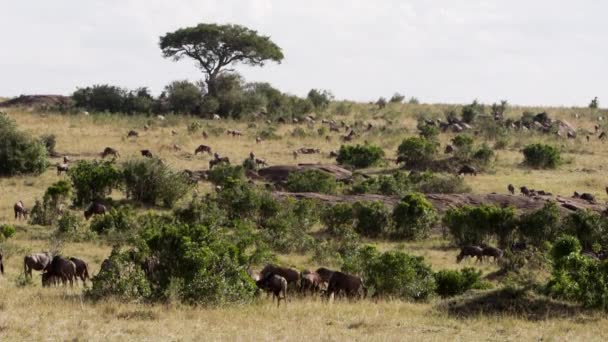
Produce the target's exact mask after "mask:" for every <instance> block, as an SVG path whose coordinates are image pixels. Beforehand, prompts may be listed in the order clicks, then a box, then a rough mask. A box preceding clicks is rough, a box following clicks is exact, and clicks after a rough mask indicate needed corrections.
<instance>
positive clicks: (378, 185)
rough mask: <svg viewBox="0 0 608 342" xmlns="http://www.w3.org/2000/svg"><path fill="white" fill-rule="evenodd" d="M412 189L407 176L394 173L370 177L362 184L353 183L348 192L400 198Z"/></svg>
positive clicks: (402, 173) (403, 173)
mask: <svg viewBox="0 0 608 342" xmlns="http://www.w3.org/2000/svg"><path fill="white" fill-rule="evenodd" d="M411 187H412V182H411V181H410V179H409V177H408V175H407V174H406V173H405V172H401V171H398V172H395V173H393V174H392V175H380V176H377V177H370V178H367V179H365V180H364V181H362V182H357V183H355V184H354V185H353V186H352V188H351V190H350V192H351V193H353V194H379V195H386V196H394V195H399V196H402V195H404V194H406V193H407V192H409V191H410V190H411Z"/></svg>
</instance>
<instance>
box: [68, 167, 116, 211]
mask: <svg viewBox="0 0 608 342" xmlns="http://www.w3.org/2000/svg"><path fill="white" fill-rule="evenodd" d="M68 174H69V176H70V179H71V180H72V185H73V187H74V191H75V193H74V205H77V206H84V205H87V204H88V203H90V202H92V201H95V200H101V199H103V198H105V197H106V196H108V195H109V194H110V193H111V192H112V190H113V189H116V188H118V187H119V186H120V185H121V181H122V175H121V173H120V171H119V170H118V169H117V168H116V165H114V163H112V162H110V161H87V160H80V161H78V162H77V163H76V165H75V166H74V167H72V168H70V171H69V172H68Z"/></svg>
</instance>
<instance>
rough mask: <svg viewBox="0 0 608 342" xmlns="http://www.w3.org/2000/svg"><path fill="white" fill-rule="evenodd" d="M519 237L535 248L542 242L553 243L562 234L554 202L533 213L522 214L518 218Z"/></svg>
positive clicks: (559, 218)
mask: <svg viewBox="0 0 608 342" xmlns="http://www.w3.org/2000/svg"><path fill="white" fill-rule="evenodd" d="M518 225H519V232H520V234H521V236H522V237H523V238H524V239H525V240H526V241H528V242H530V243H531V244H533V245H535V246H541V245H542V244H543V242H544V241H554V240H555V239H556V238H557V237H558V235H560V234H561V233H562V229H561V217H560V214H559V208H558V206H557V204H555V202H547V203H545V205H544V206H543V207H542V208H541V209H539V210H537V211H534V212H531V213H528V214H523V215H521V217H520V218H519V223H518Z"/></svg>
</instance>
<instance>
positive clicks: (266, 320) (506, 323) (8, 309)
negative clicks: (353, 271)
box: [0, 104, 608, 341]
mask: <svg viewBox="0 0 608 342" xmlns="http://www.w3.org/2000/svg"><path fill="white" fill-rule="evenodd" d="M446 107H447V106H445V105H389V107H388V108H387V109H385V110H384V111H383V112H382V113H378V111H377V110H376V109H373V106H371V105H364V104H355V105H353V106H352V109H351V114H349V115H346V116H340V117H338V118H337V119H338V120H345V121H348V122H352V121H354V120H363V121H366V122H373V123H374V124H376V125H384V124H386V123H385V122H384V119H383V118H381V116H382V117H384V118H390V119H392V120H393V125H391V130H389V131H388V133H379V132H371V133H369V134H367V135H363V136H362V137H360V138H358V139H357V140H355V141H354V143H362V142H363V141H369V142H370V143H374V144H377V145H379V146H381V147H382V148H384V150H385V151H386V152H387V156H388V157H394V156H395V154H396V148H397V146H398V144H399V143H400V142H401V140H402V139H403V138H404V137H406V136H411V135H414V134H416V128H415V126H416V116H417V115H418V114H419V113H431V114H435V115H437V116H441V113H442V112H443V110H444V109H445V108H446ZM523 110H530V111H532V112H540V111H543V110H546V111H547V112H549V113H550V115H551V116H552V117H553V118H559V119H565V120H567V121H569V122H570V123H572V124H573V125H574V126H576V127H577V128H578V129H579V132H580V131H581V130H588V131H590V132H591V131H593V126H594V125H595V124H596V123H598V121H597V117H598V116H599V115H604V116H605V114H602V113H600V112H597V111H593V110H589V109H581V108H573V109H570V108H545V109H541V108H518V107H512V108H510V110H509V112H508V113H507V116H511V117H515V116H517V117H518V116H520V115H521V112H522V111H523ZM7 112H8V113H9V115H10V116H11V117H13V118H14V119H15V120H16V121H17V123H18V125H19V128H20V129H22V130H26V131H28V132H30V133H32V134H34V135H42V134H46V133H52V134H55V135H56V136H57V147H56V149H57V151H58V152H59V153H61V154H66V155H69V156H71V158H72V160H78V159H83V158H86V159H90V158H98V155H99V153H100V152H101V151H102V150H103V148H105V147H106V146H111V147H114V148H117V149H118V150H119V151H120V153H121V159H128V158H130V157H135V156H138V155H139V150H141V149H150V150H151V151H152V152H153V153H154V154H156V155H159V156H160V157H161V158H162V159H163V160H164V161H165V162H167V163H168V164H169V165H171V166H172V167H173V168H175V169H191V170H200V169H207V165H208V164H207V163H208V160H209V157H208V156H206V155H205V156H202V155H198V156H196V157H195V156H193V152H194V149H195V147H196V146H198V145H199V144H206V145H210V146H211V147H212V148H213V149H214V150H216V151H218V152H220V153H221V154H222V155H227V156H229V157H230V159H231V160H235V161H238V162H240V161H241V160H243V159H245V158H246V157H247V156H248V154H249V152H251V151H253V152H255V154H256V155H257V156H259V157H262V158H265V159H266V160H267V161H268V163H269V164H271V165H277V164H292V163H295V162H296V161H294V158H293V156H292V153H291V151H293V150H294V149H297V148H300V147H304V146H307V147H308V146H310V147H317V148H320V149H321V151H322V154H320V155H308V156H301V157H300V158H298V160H297V162H300V163H301V162H323V163H335V160H333V159H330V158H329V157H328V154H329V152H330V151H331V150H337V149H338V148H339V147H340V144H341V142H340V140H339V136H338V135H337V134H336V133H332V139H331V141H329V142H328V141H326V139H325V134H329V133H325V134H324V135H322V136H319V135H318V134H317V133H316V132H317V129H318V128H320V127H321V123H320V122H318V123H317V124H316V125H315V127H314V128H307V126H306V125H305V124H301V125H299V126H296V125H291V124H289V125H281V126H277V127H278V128H277V130H276V134H277V135H278V136H279V137H280V138H279V139H275V140H267V141H264V142H262V143H261V144H256V143H255V137H256V136H257V135H258V134H259V131H260V130H262V129H264V128H265V127H266V126H267V125H266V124H265V123H263V122H256V123H255V124H256V125H257V127H251V125H250V124H248V123H247V122H243V121H226V120H222V121H208V120H200V119H195V118H187V117H172V116H170V117H168V118H167V119H166V120H165V121H160V120H158V119H156V118H154V117H143V116H133V117H125V116H115V115H107V114H99V115H90V116H84V115H61V114H54V113H41V112H36V111H35V110H34V111H33V110H22V109H9V110H7ZM380 114H382V115H380ZM575 114H579V115H580V118H576V117H575ZM194 121H199V122H200V123H201V124H202V130H205V131H206V132H208V133H209V134H210V137H209V138H208V139H207V140H205V139H203V137H202V136H201V130H199V131H197V132H193V133H189V132H188V130H187V126H188V125H189V124H190V123H192V122H194ZM319 121H320V120H319ZM146 123H148V124H150V126H151V128H150V129H149V130H148V131H144V129H143V126H144V124H146ZM296 127H301V128H302V129H303V130H304V131H305V132H308V134H307V136H305V137H294V136H292V134H291V133H292V132H293V131H294V129H296ZM227 128H237V129H239V130H241V131H243V132H244V136H243V137H238V138H232V137H230V136H227V135H226V134H225V133H224V132H225V130H226V129H227ZM130 129H135V130H137V131H139V132H140V137H139V138H136V139H127V137H126V133H127V131H128V130H130ZM172 130H175V131H176V132H177V135H173V134H172V133H171V131H172ZM214 133H216V134H214ZM452 137H453V134H442V135H441V139H442V143H445V142H447V141H449V139H451V138H452ZM537 141H544V142H549V143H552V144H555V145H558V146H561V147H562V150H563V151H564V152H565V153H563V154H562V155H563V157H564V159H565V164H564V165H562V166H560V168H559V169H557V170H552V171H536V170H532V171H531V170H529V169H526V168H523V167H521V166H520V164H521V162H522V160H523V157H522V155H521V153H520V152H519V150H520V149H521V148H522V147H523V146H525V144H527V143H530V142H537ZM174 144H179V145H180V146H182V147H183V150H182V151H181V152H175V151H173V149H172V146H173V145H174ZM489 144H490V145H491V146H492V144H493V142H489ZM607 161H608V150H607V149H606V145H605V144H604V143H602V142H601V141H599V140H598V139H597V138H596V137H594V136H593V137H592V139H591V142H590V143H587V142H586V140H585V139H584V135H583V134H579V138H577V139H573V140H567V139H565V138H558V137H553V136H546V135H539V134H536V133H526V134H523V133H521V134H519V133H518V134H514V135H512V136H511V139H510V142H509V144H508V147H507V148H506V149H504V150H499V151H497V157H496V160H495V162H494V165H493V167H492V169H491V170H490V171H489V172H486V173H483V174H480V175H479V176H476V177H466V183H467V184H468V185H470V186H471V188H472V190H473V192H475V193H489V192H498V193H506V186H507V184H509V183H513V184H515V185H516V186H520V185H527V186H528V187H531V188H537V189H544V190H546V191H550V192H553V193H554V194H561V195H568V196H569V195H571V194H572V192H573V191H575V190H577V191H579V192H590V193H593V194H595V195H596V196H597V197H598V199H599V200H600V201H601V202H604V201H606V200H607V199H608V197H607V196H606V193H605V192H604V190H603V189H604V186H606V185H608V181H606V180H605V177H604V175H603V172H604V171H605V170H604V167H605V165H606V162H607ZM57 162H59V159H56V160H52V164H53V165H54V164H55V163H57ZM387 167H391V168H392V167H393V166H392V165H389V166H387ZM61 177H65V176H61ZM57 180H58V176H57V175H56V172H55V170H54V169H53V168H49V170H48V171H47V172H46V173H44V174H42V175H40V176H38V177H30V176H19V177H11V178H0V223H11V224H16V225H17V228H18V230H17V234H16V235H15V236H14V237H13V238H11V239H10V240H8V241H6V242H5V243H4V244H3V246H2V248H3V251H4V254H5V267H6V273H5V276H4V277H1V278H0V339H1V340H4V341H39V340H71V341H81V340H82V341H89V340H90V341H107V340H112V341H114V340H125V341H130V340H149V341H173V340H177V341H191V340H197V341H208V340H237V341H241V340H246V341H248V340H298V341H299V340H311V341H318V340H321V341H326V340H328V341H350V340H354V341H410V340H411V341H418V340H437V341H446V340H455V341H456V340H458V341H460V340H468V341H471V340H474V341H477V340H492V341H494V340H497V341H503V340H506V341H510V340H525V341H529V340H543V341H563V340H569V341H600V340H606V339H608V319H607V317H606V316H605V314H603V313H597V312H589V311H586V312H580V313H576V314H571V315H566V316H564V315H563V312H562V311H560V309H559V308H560V306H559V305H557V304H556V305H555V309H554V310H551V308H549V310H548V311H547V312H546V313H544V315H543V317H539V318H538V319H529V318H526V317H523V316H522V315H518V314H516V313H515V314H508V313H499V314H492V313H488V314H483V313H481V312H479V313H477V314H474V315H465V316H462V315H454V314H450V313H449V312H448V310H447V309H446V303H445V302H444V301H442V300H441V299H433V300H431V301H430V302H429V303H407V302H401V301H397V300H394V301H380V302H374V301H371V300H363V301H359V302H346V301H336V302H332V303H329V304H328V303H325V302H324V301H321V300H319V299H299V298H294V299H292V300H291V301H290V302H289V303H288V304H287V305H286V306H285V307H281V308H280V309H277V308H276V306H275V305H273V304H272V303H271V301H270V299H266V298H260V299H259V300H258V301H257V302H256V303H254V304H251V305H245V306H234V307H226V308H215V309H210V308H200V307H190V306H184V305H181V304H175V303H169V304H165V305H160V304H157V305H147V304H140V303H124V302H116V301H107V302H100V303H91V302H89V301H87V300H85V299H84V298H83V296H82V286H77V287H74V288H69V287H68V288H63V287H57V288H51V289H46V288H45V289H43V288H42V287H41V286H40V281H39V276H38V275H35V276H34V285H33V286H25V287H20V286H18V285H17V283H18V281H17V280H18V278H19V276H20V274H21V273H22V272H23V271H22V267H23V265H22V258H23V256H24V255H25V254H27V253H29V252H36V251H40V250H45V249H50V248H53V247H56V245H55V244H56V242H54V241H52V239H51V238H50V237H51V232H52V228H41V227H31V226H27V225H24V224H22V223H20V222H17V223H16V222H15V221H14V220H13V211H12V206H13V204H14V203H15V202H16V201H18V200H23V201H24V203H25V204H26V206H28V207H31V206H32V205H33V202H34V200H35V199H36V198H40V197H42V195H43V193H44V191H45V190H46V188H47V187H48V186H49V185H51V184H52V183H53V182H56V181H57ZM208 190H209V186H208V185H206V184H204V183H201V184H200V185H199V187H198V189H197V191H198V192H205V191H208ZM118 196H119V195H118V194H115V196H114V197H115V198H116V197H118ZM369 242H371V243H376V244H378V245H379V246H380V247H381V248H382V249H390V248H399V249H402V250H404V251H406V252H408V253H411V254H415V255H421V256H424V257H425V259H426V261H427V262H429V263H430V264H431V265H432V267H433V269H434V270H439V269H447V268H452V269H455V268H461V267H463V266H467V265H469V266H470V265H472V262H471V263H468V264H467V263H466V262H465V263H464V264H460V265H459V264H456V262H455V256H456V254H457V251H456V250H455V249H449V248H444V247H445V246H447V245H448V242H447V241H445V240H443V239H442V238H441V237H433V238H431V239H429V240H426V241H423V242H418V243H399V244H397V243H388V242H384V241H369ZM61 249H62V252H63V253H64V254H65V255H74V256H78V257H81V258H83V259H85V260H87V261H88V262H89V264H90V266H91V268H92V273H93V274H94V273H96V271H97V270H98V269H99V265H100V264H101V262H102V260H103V259H104V258H105V257H106V256H107V255H108V254H109V252H110V250H111V246H110V245H108V244H106V243H104V242H100V241H90V242H83V243H64V244H63V245H61ZM279 258H280V260H281V261H282V262H283V263H284V264H287V265H291V266H294V267H297V268H300V269H303V268H305V267H314V266H321V265H315V264H314V262H312V261H311V258H310V256H307V255H281V256H279ZM480 269H481V270H482V271H483V272H484V274H488V273H490V272H492V271H495V270H496V269H497V267H496V266H495V265H490V264H483V265H481V266H480Z"/></svg>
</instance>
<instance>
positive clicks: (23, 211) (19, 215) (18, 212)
mask: <svg viewBox="0 0 608 342" xmlns="http://www.w3.org/2000/svg"><path fill="white" fill-rule="evenodd" d="M13 210H14V211H15V220H20V219H24V220H27V215H28V213H29V210H28V209H27V208H26V207H25V206H24V205H23V201H19V202H17V203H15V205H14V206H13Z"/></svg>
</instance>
